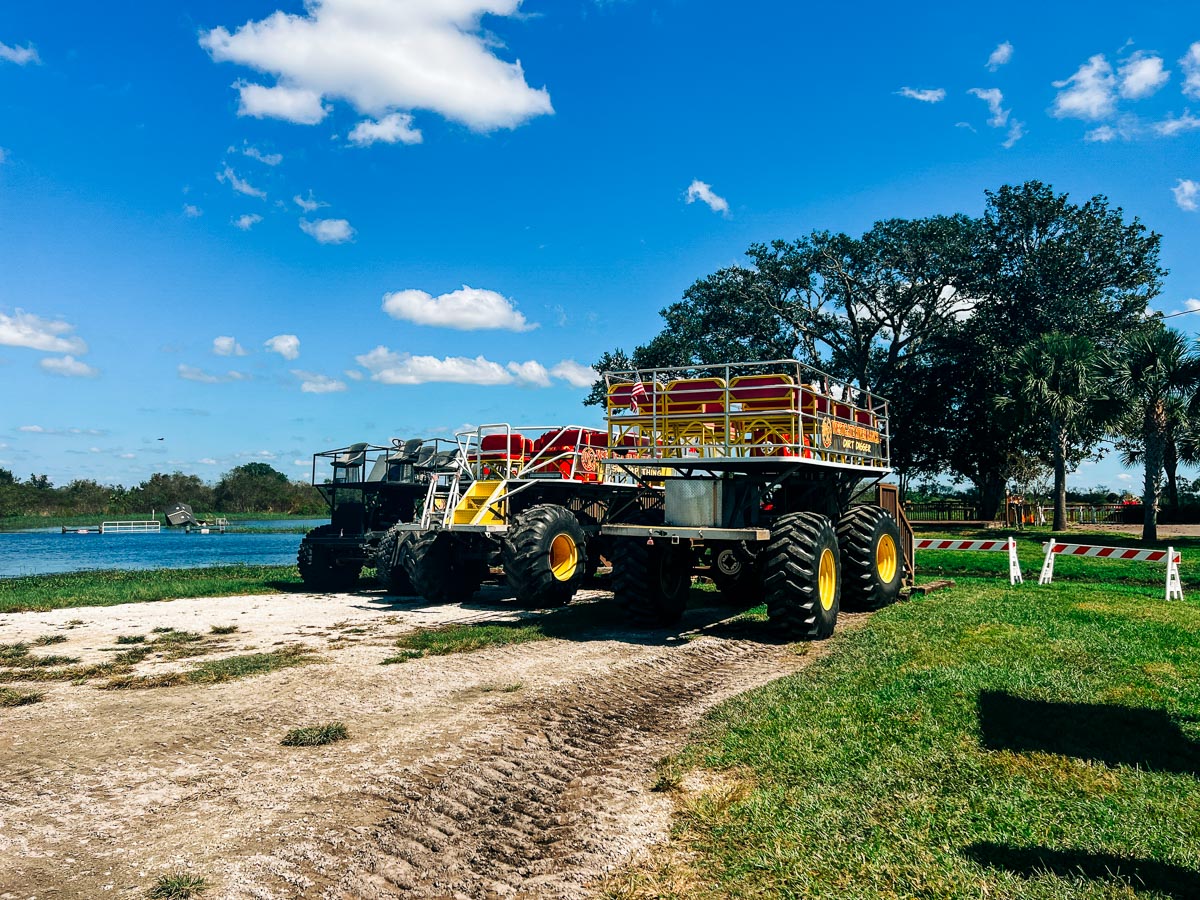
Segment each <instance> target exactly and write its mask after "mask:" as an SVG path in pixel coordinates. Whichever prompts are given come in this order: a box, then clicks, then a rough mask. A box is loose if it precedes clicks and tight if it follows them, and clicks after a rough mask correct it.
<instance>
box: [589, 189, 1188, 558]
mask: <svg viewBox="0 0 1200 900" xmlns="http://www.w3.org/2000/svg"><path fill="white" fill-rule="evenodd" d="M1160 242H1161V238H1160V236H1159V235H1158V234H1155V233H1154V232H1152V231H1149V230H1147V229H1146V228H1145V227H1144V226H1143V225H1142V224H1141V223H1140V222H1139V221H1138V219H1137V218H1136V217H1135V218H1133V219H1132V220H1131V221H1126V218H1125V215H1124V213H1123V211H1122V210H1121V209H1120V208H1114V207H1112V206H1110V204H1109V202H1108V200H1107V199H1106V198H1105V197H1103V196H1096V197H1092V198H1091V199H1090V200H1087V201H1086V202H1085V203H1082V204H1076V203H1072V202H1071V201H1070V199H1069V198H1068V196H1067V195H1066V194H1057V193H1055V192H1054V190H1053V189H1052V188H1051V187H1050V186H1049V185H1046V184H1043V183H1041V182H1038V181H1030V182H1027V183H1025V184H1022V185H1017V186H1012V185H1005V186H1003V187H1001V188H1000V189H999V190H997V191H994V192H993V191H988V192H986V204H985V209H984V212H983V215H982V216H980V217H971V216H967V215H962V214H956V215H937V216H931V217H929V218H924V219H888V220H885V221H881V222H877V223H876V224H875V225H874V226H873V227H872V228H871V229H870V230H869V231H867V232H866V233H865V234H863V235H862V236H860V237H853V236H851V235H847V234H841V233H831V232H828V231H814V232H812V233H811V234H808V235H806V236H804V237H800V238H797V239H795V240H790V241H788V240H776V241H773V242H771V243H769V244H753V245H751V246H750V248H749V250H748V251H747V253H746V255H747V256H748V257H749V261H750V262H749V265H745V266H737V265H735V266H730V267H728V268H724V269H721V270H719V271H717V272H715V273H713V274H712V275H708V276H706V277H704V278H701V279H699V280H698V281H696V282H695V283H694V284H693V285H692V286H691V287H689V288H688V289H687V290H686V291H685V292H684V294H683V299H682V300H680V301H679V302H677V303H673V304H671V305H670V306H668V307H667V308H666V309H664V310H662V317H663V319H664V321H665V326H664V328H663V330H662V332H661V333H660V334H658V335H657V336H656V337H654V338H653V339H652V340H650V341H649V342H648V343H646V344H643V345H640V346H637V347H635V348H634V349H633V350H632V351H630V352H626V351H624V350H621V349H619V348H618V349H614V350H611V351H609V352H607V353H605V354H603V356H602V357H601V358H600V359H599V360H598V361H597V362H596V363H595V364H594V367H595V369H596V370H597V371H598V372H602V371H605V370H608V369H625V368H645V367H664V368H667V369H675V370H679V371H683V370H686V368H687V367H688V366H695V365H703V364H716V363H723V362H727V361H728V362H739V361H752V360H763V359H785V358H793V357H794V358H797V359H799V360H801V361H803V362H806V363H808V364H810V365H813V366H815V367H817V368H819V369H822V370H824V371H826V372H828V373H829V374H830V375H831V376H833V377H834V378H835V379H837V380H838V381H840V382H841V383H844V384H846V385H849V386H851V387H853V388H856V389H859V390H863V391H871V392H873V393H875V394H877V395H881V396H884V397H886V398H888V400H889V401H890V407H889V409H890V427H891V452H892V463H893V466H894V467H895V469H896V471H897V474H898V476H899V478H900V482H901V486H902V488H907V486H908V484H909V483H910V482H911V481H912V479H914V478H919V477H926V478H932V477H937V476H940V475H946V476H949V477H951V478H952V479H954V480H957V481H965V482H968V483H969V484H970V485H972V487H973V488H974V490H975V492H976V493H977V495H978V497H979V502H980V507H981V513H982V514H983V515H984V516H987V517H992V516H995V515H996V513H997V512H998V510H999V507H1000V505H1001V503H1002V502H1003V499H1004V496H1005V491H1006V488H1008V487H1010V486H1011V485H1012V484H1013V483H1014V482H1015V481H1017V480H1019V478H1020V475H1021V473H1022V472H1024V471H1028V470H1029V469H1030V467H1036V466H1043V467H1048V468H1049V470H1050V471H1052V473H1053V482H1054V490H1053V495H1054V507H1055V513H1054V524H1055V527H1056V528H1062V527H1064V526H1065V507H1066V478H1067V474H1068V472H1070V471H1072V470H1073V469H1074V468H1075V467H1077V466H1078V465H1079V464H1080V463H1081V462H1082V461H1084V460H1085V459H1087V458H1089V457H1096V456H1098V455H1103V454H1104V453H1105V452H1109V451H1110V450H1112V449H1113V448H1115V449H1116V450H1117V451H1119V452H1120V453H1121V456H1122V459H1123V460H1124V462H1125V463H1126V465H1138V466H1141V467H1142V468H1143V479H1142V481H1143V484H1142V499H1143V503H1144V506H1145V516H1146V521H1145V525H1144V537H1145V538H1146V539H1148V540H1152V539H1154V538H1155V537H1156V532H1155V529H1156V521H1157V520H1156V515H1157V510H1158V505H1159V499H1160V490H1162V489H1163V488H1164V484H1163V481H1164V474H1165V491H1166V499H1167V502H1168V503H1169V504H1177V503H1178V486H1177V467H1178V465H1179V464H1180V463H1181V462H1194V461H1197V460H1200V450H1198V448H1197V445H1198V443H1200V438H1198V436H1197V435H1196V434H1194V433H1193V431H1192V427H1191V422H1192V421H1193V420H1194V419H1195V416H1196V414H1197V412H1200V401H1198V400H1197V391H1198V388H1200V365H1198V363H1197V355H1196V351H1195V348H1193V347H1191V346H1190V345H1189V344H1188V342H1187V341H1186V339H1185V338H1184V337H1183V336H1182V335H1180V334H1179V333H1178V332H1176V331H1173V330H1171V329H1170V328H1168V327H1166V325H1165V324H1164V322H1163V321H1162V318H1161V316H1159V315H1157V314H1155V315H1151V314H1150V313H1149V311H1148V304H1149V302H1150V301H1151V300H1152V299H1154V298H1155V297H1156V296H1158V294H1159V293H1160V291H1161V289H1162V284H1163V279H1164V277H1165V276H1166V275H1167V272H1166V271H1165V270H1164V269H1163V268H1162V267H1161V266H1160V264H1159V248H1160ZM603 400H604V386H603V383H602V382H597V384H596V385H595V386H594V388H593V391H592V393H591V395H590V396H589V397H588V399H587V400H586V401H585V402H586V403H593V404H595V403H602V402H603Z"/></svg>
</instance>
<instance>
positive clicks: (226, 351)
mask: <svg viewBox="0 0 1200 900" xmlns="http://www.w3.org/2000/svg"><path fill="white" fill-rule="evenodd" d="M212 352H213V353H215V354H216V355H217V356H245V355H246V348H245V347H243V346H242V345H241V344H239V343H238V342H237V341H235V340H234V339H233V338H232V337H229V336H228V335H222V336H221V337H215V338H213V346H212Z"/></svg>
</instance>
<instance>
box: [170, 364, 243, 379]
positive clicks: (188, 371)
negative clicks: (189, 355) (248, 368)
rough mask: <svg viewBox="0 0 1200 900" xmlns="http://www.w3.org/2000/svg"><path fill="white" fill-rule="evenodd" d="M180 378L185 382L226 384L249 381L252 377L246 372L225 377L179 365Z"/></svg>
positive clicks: (231, 373) (226, 374)
mask: <svg viewBox="0 0 1200 900" xmlns="http://www.w3.org/2000/svg"><path fill="white" fill-rule="evenodd" d="M179 377H180V378H182V379H183V380H184V381H198V382H200V383H201V384H225V383H228V382H231V381H249V380H250V376H249V375H247V374H246V373H245V372H234V371H232V370H231V371H229V372H226V373H225V374H224V375H214V374H212V373H211V372H206V371H204V370H203V369H198V368H196V367H195V366H189V365H185V364H183V363H180V364H179Z"/></svg>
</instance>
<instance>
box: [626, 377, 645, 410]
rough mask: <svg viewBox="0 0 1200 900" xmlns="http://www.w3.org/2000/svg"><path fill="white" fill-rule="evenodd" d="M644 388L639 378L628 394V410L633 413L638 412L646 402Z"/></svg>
mask: <svg viewBox="0 0 1200 900" xmlns="http://www.w3.org/2000/svg"><path fill="white" fill-rule="evenodd" d="M646 396H647V394H646V386H645V385H644V384H642V380H641V379H640V378H639V379H638V380H637V382H636V383H635V384H634V386H633V390H631V391H630V392H629V408H630V409H631V410H633V411H634V412H638V411H639V407H641V405H642V404H643V403H645V402H646Z"/></svg>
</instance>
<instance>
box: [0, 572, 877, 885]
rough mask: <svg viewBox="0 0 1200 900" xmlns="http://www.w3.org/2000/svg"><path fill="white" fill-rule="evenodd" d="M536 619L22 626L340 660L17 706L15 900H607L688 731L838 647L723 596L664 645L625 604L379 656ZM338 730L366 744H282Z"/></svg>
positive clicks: (9, 733)
mask: <svg viewBox="0 0 1200 900" xmlns="http://www.w3.org/2000/svg"><path fill="white" fill-rule="evenodd" d="M608 601H609V595H607V594H606V593H604V592H600V591H593V592H585V593H583V594H581V596H580V598H579V599H577V601H576V603H581V602H582V603H600V604H607V603H608ZM520 615H522V613H521V612H520V611H518V610H516V609H514V608H513V607H512V604H511V602H510V601H509V600H508V599H507V598H506V595H505V593H504V592H503V591H501V590H500V589H498V588H488V589H485V590H484V591H483V592H481V594H480V595H479V596H477V597H476V598H475V600H473V601H472V602H471V603H469V604H466V605H464V606H457V605H450V606H440V607H428V606H423V605H421V603H420V601H416V600H407V599H397V598H389V597H386V596H384V595H382V594H381V593H378V592H369V591H367V592H362V593H358V594H343V595H324V596H320V595H307V594H293V595H281V596H267V597H233V598H221V599H206V600H176V601H170V602H165V603H144V604H130V605H126V606H118V607H109V608H102V609H73V610H60V611H56V612H52V613H25V614H19V615H9V616H3V617H0V643H11V642H15V641H31V640H33V639H35V638H37V637H39V636H42V635H50V634H53V635H63V636H64V637H66V638H67V641H66V642H65V643H59V644H56V645H54V646H51V647H47V648H45V650H46V651H47V652H49V651H53V652H55V653H63V654H69V655H72V656H78V657H81V658H83V660H84V661H85V662H87V661H94V660H99V659H103V658H105V655H106V653H105V649H104V648H112V647H113V646H114V641H115V639H116V637H117V636H119V635H128V634H145V633H147V632H149V631H150V630H151V629H152V628H155V627H161V628H166V627H173V628H177V629H190V630H193V631H202V630H203V631H207V630H208V627H209V626H212V625H218V626H219V625H226V624H237V625H238V630H237V632H236V633H235V634H232V635H229V636H228V637H227V638H223V639H222V640H224V641H226V642H227V643H226V644H225V645H224V646H223V648H222V650H221V651H220V652H221V653H222V654H225V655H229V654H237V653H245V652H247V650H248V648H254V650H255V651H262V650H266V649H274V648H276V647H277V646H279V645H288V644H294V643H302V644H305V645H307V646H310V647H313V648H316V649H318V650H319V652H320V654H321V658H322V660H323V661H322V662H320V663H317V664H314V665H310V666H305V667H302V668H294V669H287V670H283V671H278V672H274V673H272V674H269V675H263V676H258V677H252V678H246V679H243V680H240V681H234V682H230V683H226V684H219V685H208V686H203V685H188V686H181V687H170V688H157V689H150V690H133V691H104V690H98V689H97V688H96V686H95V683H94V682H93V683H92V684H89V685H72V684H68V683H53V684H51V685H49V686H47V687H46V690H47V695H46V698H45V700H44V701H43V702H41V703H38V704H35V705H31V706H25V707H19V708H13V709H0V898H4V900H9V898H32V897H36V898H39V900H44V898H53V897H89V898H91V897H141V896H144V895H145V892H146V890H147V888H148V887H149V886H150V885H152V884H153V883H154V881H155V879H157V878H158V877H159V876H160V875H162V874H164V873H167V872H173V871H185V870H186V871H189V872H192V873H194V874H196V875H198V876H202V877H204V878H205V879H207V881H208V882H209V884H210V886H211V887H210V889H209V891H208V892H207V893H206V894H205V897H206V898H212V897H218V898H292V897H346V898H350V897H363V898H376V897H470V898H475V897H497V898H507V897H539V898H540V897H547V898H549V897H582V896H587V894H588V888H587V885H588V884H589V882H592V881H594V880H595V879H596V878H597V877H598V876H600V875H602V874H603V873H604V872H606V871H608V870H611V869H613V868H618V867H620V866H622V865H623V864H625V863H626V862H627V861H628V860H630V859H631V857H633V856H634V855H636V854H637V853H638V851H640V850H642V849H643V848H645V847H647V846H648V845H650V844H651V843H653V842H655V841H657V840H660V839H662V838H663V837H664V836H665V833H666V828H667V826H668V816H669V812H670V809H669V801H668V800H666V799H665V798H664V796H663V795H660V794H656V793H654V792H652V791H651V790H650V786H651V783H652V781H653V778H654V765H655V763H656V762H657V760H658V759H659V758H661V757H662V756H663V755H664V754H666V753H668V752H670V751H671V750H672V749H674V748H676V747H678V746H679V745H680V744H681V742H682V741H683V739H684V738H685V737H686V733H687V729H688V727H689V726H690V725H692V724H694V723H695V722H696V720H697V718H698V717H699V716H700V715H701V714H702V713H703V712H704V711H705V710H706V709H708V708H709V707H711V706H712V705H713V704H714V703H715V702H717V701H719V700H721V699H723V698H725V697H727V696H730V695H732V694H734V693H737V692H740V691H743V690H746V689H748V688H750V687H754V686H756V685H759V684H762V683H764V682H766V681H769V680H771V679H773V678H776V677H779V676H781V675H783V674H786V673H788V672H790V671H793V670H794V669H796V668H797V667H798V666H801V665H803V664H805V663H806V662H807V661H808V660H810V659H812V658H814V657H815V656H816V655H818V654H819V653H820V652H821V651H820V648H819V646H817V647H813V648H811V650H810V652H808V653H807V654H804V655H800V654H797V653H796V652H795V651H794V649H792V648H789V647H787V646H782V645H777V644H773V643H771V642H770V641H769V640H768V639H766V638H767V634H766V628H765V626H764V627H763V628H761V629H759V630H758V631H755V630H754V626H744V625H737V626H731V625H729V624H727V623H724V622H723V620H724V619H725V617H726V616H727V615H728V613H727V611H724V610H719V609H705V610H693V611H691V612H689V613H688V615H687V617H686V619H685V621H684V623H683V626H682V627H681V628H678V629H675V630H672V631H671V632H653V633H648V634H646V633H636V632H627V631H624V630H622V629H621V628H620V627H619V626H618V625H617V624H615V623H617V622H618V621H619V619H618V617H617V615H616V614H615V613H614V614H613V615H612V616H611V623H613V624H609V625H605V624H604V623H605V622H607V621H609V620H610V617H609V616H607V615H605V614H604V613H603V609H602V608H601V609H600V610H599V615H598V616H597V617H596V618H597V621H598V622H599V623H600V624H598V625H595V626H591V627H589V629H588V630H585V631H580V632H578V633H573V634H571V635H570V637H569V638H567V639H554V640H546V641H540V642H536V643H527V644H522V645H518V646H511V647H506V648H491V649H486V650H482V651H478V652H475V653H469V654H457V655H451V656H443V657H428V658H423V659H418V660H412V661H408V662H405V663H402V664H397V665H386V666H384V665H380V661H381V660H382V659H384V658H385V657H387V656H388V655H390V653H392V652H394V648H393V647H392V645H393V643H394V641H395V638H396V637H397V636H398V635H399V634H401V633H403V632H406V631H410V630H412V629H414V628H421V627H428V626H430V625H436V624H441V623H445V622H450V621H456V620H469V621H492V620H504V619H510V620H511V619H513V618H516V617H519V616H520ZM544 615H549V616H555V615H562V613H560V612H550V613H545V614H544ZM855 624H856V622H855V620H854V619H853V618H850V619H848V621H847V623H846V625H847V626H848V627H853V626H854V625H855ZM748 628H749V629H750V630H747V629H748ZM39 649H41V648H39ZM206 658H208V657H206ZM188 664H189V661H187V660H184V661H180V662H175V663H151V662H150V661H149V660H148V661H147V662H146V663H143V664H141V665H140V666H139V671H144V672H153V671H160V670H162V669H163V668H165V667H170V666H174V667H180V666H186V665H188ZM334 720H336V721H341V722H344V723H345V724H346V726H347V728H348V730H349V734H350V739H349V740H347V741H343V742H341V743H337V744H332V745H329V746H325V747H309V748H296V747H283V746H281V745H280V739H281V738H282V736H283V735H284V733H285V732H287V731H288V730H289V729H291V728H294V727H297V726H301V725H308V724H320V723H324V722H329V721H334Z"/></svg>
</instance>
